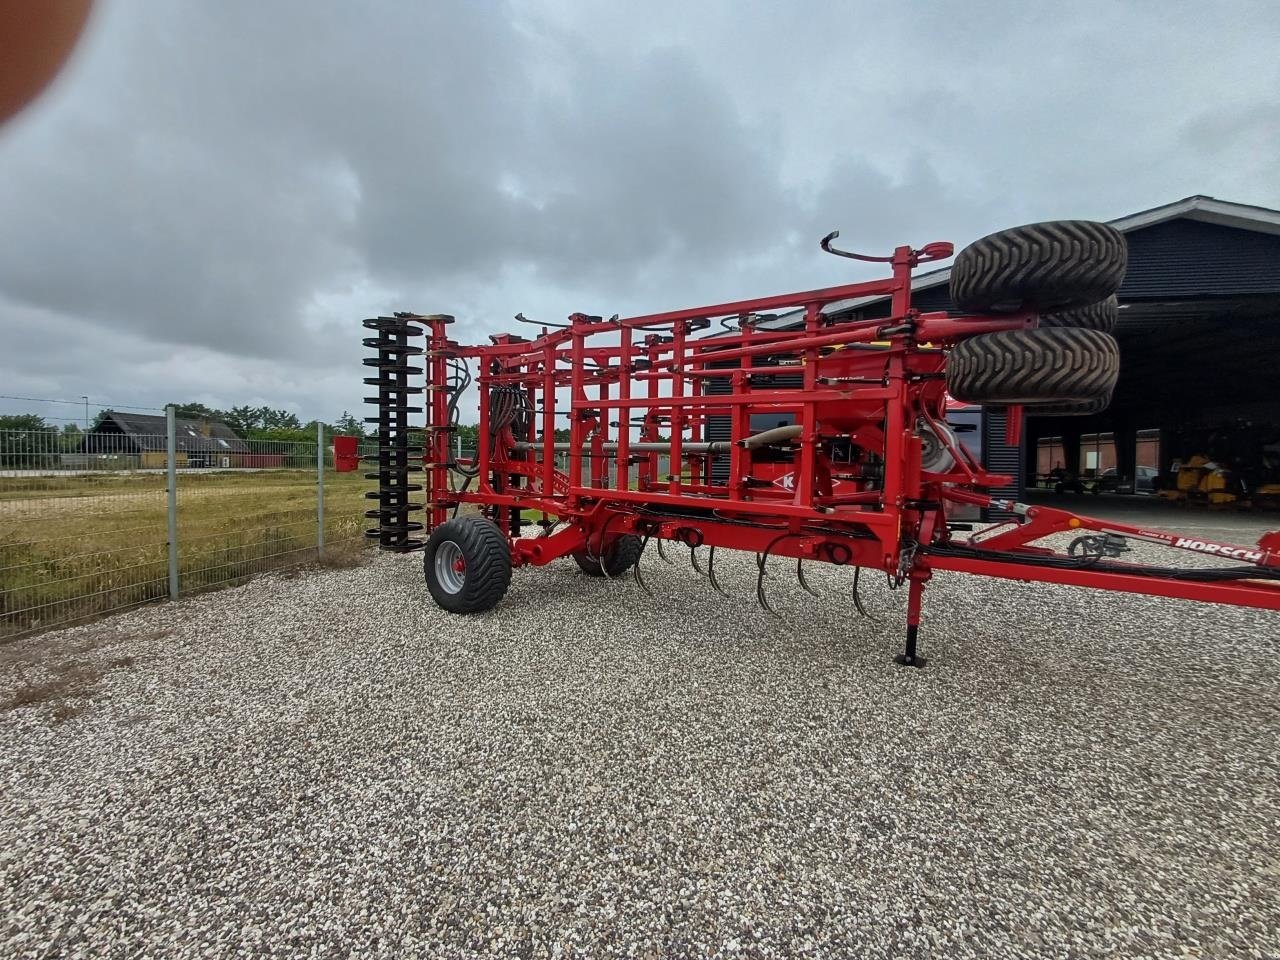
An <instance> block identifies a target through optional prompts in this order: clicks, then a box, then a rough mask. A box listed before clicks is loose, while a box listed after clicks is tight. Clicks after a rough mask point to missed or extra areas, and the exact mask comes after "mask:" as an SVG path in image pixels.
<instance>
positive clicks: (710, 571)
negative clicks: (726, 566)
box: [707, 544, 729, 597]
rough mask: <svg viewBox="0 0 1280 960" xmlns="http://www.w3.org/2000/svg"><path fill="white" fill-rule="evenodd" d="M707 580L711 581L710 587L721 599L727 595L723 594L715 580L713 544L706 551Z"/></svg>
mask: <svg viewBox="0 0 1280 960" xmlns="http://www.w3.org/2000/svg"><path fill="white" fill-rule="evenodd" d="M707 579H708V580H710V581H711V587H712V589H714V590H715V592H716V593H718V594H720V596H722V597H727V596H728V595H729V594H727V593H725V592H724V588H723V587H721V586H720V581H719V580H717V579H716V548H715V545H714V544H713V545H712V546H711V548H710V549H709V550H708V551H707Z"/></svg>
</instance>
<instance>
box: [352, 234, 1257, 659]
mask: <svg viewBox="0 0 1280 960" xmlns="http://www.w3.org/2000/svg"><path fill="white" fill-rule="evenodd" d="M837 235H838V234H832V235H831V236H829V237H827V238H825V239H824V240H823V243H822V246H823V249H824V250H827V251H828V252H830V253H834V254H837V255H840V256H848V257H853V258H855V259H861V260H875V261H880V262H885V263H888V264H890V265H891V268H892V276H890V277H888V278H887V279H883V280H874V281H871V282H866V283H854V284H848V285H844V286H839V287H831V288H828V289H822V290H808V291H804V292H801V293H790V294H783V295H780V296H771V297H761V298H758V299H752V300H740V301H735V302H731V303H719V304H713V305H711V306H703V307H695V308H692V309H687V310H674V311H671V312H668V313H655V314H649V315H645V316H637V317H629V318H625V319H620V318H618V317H616V316H615V317H612V318H609V319H603V318H602V317H598V316H587V315H585V314H581V313H575V314H573V315H572V316H570V317H569V322H568V323H567V324H564V325H554V326H553V325H550V324H548V325H545V326H542V327H541V330H540V332H539V334H538V335H537V336H536V337H531V338H525V337H523V336H519V335H516V334H503V335H498V336H492V337H490V340H491V341H492V342H491V343H490V344H489V345H485V346H465V345H462V344H459V343H457V342H456V341H454V340H453V339H451V338H450V337H449V325H450V324H451V323H452V318H451V317H449V316H446V315H439V314H437V315H429V316H421V315H414V314H398V315H396V316H394V317H380V318H377V319H373V320H367V321H365V326H366V327H368V328H369V329H371V330H375V331H376V335H375V336H373V337H369V338H368V339H366V340H365V343H366V345H367V346H370V347H374V348H376V349H377V351H378V354H377V356H376V357H371V358H369V359H368V360H366V361H365V362H366V364H367V365H368V366H372V367H376V368H378V369H377V375H376V376H373V377H369V378H367V379H366V383H369V384H371V385H374V386H377V387H378V396H377V397H371V398H368V399H369V401H370V402H373V403H376V404H378V416H376V417H371V418H369V420H370V421H371V422H373V423H376V424H378V430H379V432H378V440H379V452H378V454H377V455H376V457H373V458H367V459H376V460H377V462H378V470H377V471H376V472H373V473H369V474H367V476H368V477H369V478H371V479H377V480H378V490H377V491H376V492H371V493H370V494H369V495H368V496H369V497H370V498H372V499H376V500H378V507H377V509H374V510H370V511H369V512H368V514H367V515H368V516H370V517H371V518H374V519H375V520H377V526H376V527H375V528H374V529H371V530H370V531H369V532H368V533H369V536H370V537H374V538H377V539H378V540H379V541H380V543H381V545H382V547H383V548H384V549H388V550H394V551H409V550H416V549H425V558H424V561H425V563H424V569H425V574H426V580H427V583H428V586H429V588H430V591H431V593H432V595H433V597H434V599H435V600H436V602H437V603H439V604H440V605H441V606H442V607H444V608H445V609H448V610H452V611H454V612H458V613H468V612H473V611H477V610H483V609H486V608H488V607H491V606H493V605H494V604H495V603H497V602H498V601H499V600H500V599H501V598H502V596H503V594H504V593H505V591H506V589H507V585H508V583H509V582H510V578H511V568H512V567H514V566H525V565H533V566H542V565H544V564H547V563H550V562H551V561H553V560H557V559H560V558H562V557H569V556H572V557H573V558H575V559H576V560H577V561H578V564H579V566H581V567H582V569H583V571H584V572H586V573H588V574H595V575H606V576H617V575H620V574H622V573H623V572H625V571H626V570H628V569H629V568H633V575H634V576H635V578H636V579H637V580H638V581H639V582H640V583H641V584H642V585H643V584H644V581H643V575H642V572H641V568H640V566H639V563H638V560H639V557H640V555H641V554H642V553H643V551H644V549H645V547H646V545H647V543H648V541H650V540H654V541H656V546H657V548H658V550H659V552H660V553H663V541H677V542H678V543H680V544H682V545H684V546H685V547H688V548H689V549H690V551H691V558H692V559H693V562H694V565H695V567H698V569H699V570H702V569H703V568H702V567H701V566H700V565H699V564H698V559H697V550H698V548H700V547H703V546H705V547H707V548H709V555H708V556H707V557H706V562H707V563H708V568H707V571H706V572H707V573H708V574H709V576H710V578H711V582H712V585H713V586H715V587H716V588H717V589H719V584H718V582H717V581H716V579H715V568H714V563H715V551H716V550H717V549H723V548H732V549H737V550H748V551H752V552H754V553H755V554H756V555H757V561H758V564H759V571H760V579H759V580H758V582H757V595H758V598H759V599H760V602H761V604H762V605H763V606H765V607H766V608H768V600H767V598H766V597H765V593H764V571H765V568H766V564H767V563H768V561H769V558H771V557H778V556H782V557H789V558H792V559H794V560H795V561H796V567H797V574H798V576H799V579H800V583H801V585H802V586H804V587H805V588H806V589H808V585H807V583H806V582H805V580H804V572H803V563H804V561H816V562H826V563H832V564H836V565H840V566H847V567H851V568H853V571H854V602H855V605H856V607H857V608H858V610H859V612H862V604H861V601H860V600H859V599H858V594H857V576H858V573H859V572H861V571H864V570H876V571H879V572H881V573H883V574H885V575H886V576H887V578H888V581H889V583H890V585H891V586H893V587H902V586H905V587H906V588H907V591H908V603H907V631H906V645H905V650H904V652H903V654H902V655H901V656H899V657H898V658H897V660H898V662H899V663H902V664H906V665H911V666H922V665H923V664H924V658H923V657H921V656H920V655H919V654H918V652H917V630H918V627H919V623H920V610H921V597H922V594H923V591H924V587H925V584H926V583H928V581H929V579H930V578H931V577H932V576H933V573H934V571H936V570H952V571H959V572H963V573H971V574H984V575H987V576H993V577H1005V578H1010V579H1016V580H1026V581H1031V580H1037V581H1045V582H1048V583H1062V584H1070V585H1073V586H1079V587H1095V588H1100V589H1105V590H1123V591H1129V592H1133V593H1146V594H1152V595H1156V596H1164V597H1179V598H1183V599H1189V600H1203V601H1212V602H1218V603H1231V604H1238V605H1242V606H1255V607H1265V608H1269V609H1273V610H1274V609H1280V531H1277V532H1272V533H1268V534H1266V535H1265V536H1263V537H1262V538H1261V540H1260V542H1259V543H1258V545H1257V546H1255V547H1243V546H1234V545H1230V544H1222V543H1215V542H1211V541H1206V540H1203V539H1200V538H1198V537H1184V536H1180V535H1177V534H1171V533H1163V532H1159V531H1155V530H1148V529H1144V528H1140V527H1134V526H1129V525H1126V524H1119V523H1112V522H1109V521H1104V520H1096V519H1093V518H1090V517H1083V516H1078V515H1076V514H1074V513H1072V512H1070V511H1067V510H1060V509H1052V508H1049V507H1043V506H1031V505H1027V504H1023V503H1018V502H1014V501H1009V500H1004V499H993V498H992V497H991V496H989V495H988V494H987V493H986V492H984V491H985V490H986V489H987V488H991V487H996V488H999V487H1003V486H1006V485H1008V484H1009V483H1011V482H1012V481H1011V478H1009V477H1006V476H1000V475H996V474H992V473H988V472H987V471H986V470H985V469H984V467H983V466H982V465H981V464H980V463H979V462H978V461H977V460H976V459H975V458H974V456H973V455H972V454H971V453H970V452H969V451H968V450H967V449H966V448H965V446H964V444H963V443H961V442H960V441H959V440H958V439H957V437H956V436H955V433H954V432H953V431H952V430H951V429H950V428H949V427H948V426H947V421H946V405H947V397H948V393H950V394H951V395H952V396H954V397H955V398H956V399H957V400H961V401H965V402H970V403H986V404H999V405H1002V406H1006V407H1007V408H1008V414H1009V417H1008V420H1009V435H1010V436H1009V440H1010V442H1013V443H1016V442H1017V437H1018V434H1019V432H1020V427H1021V417H1022V414H1023V412H1024V410H1026V409H1033V408H1035V409H1038V410H1039V411H1040V412H1042V413H1045V414H1049V413H1052V414H1054V415H1064V414H1071V413H1092V412H1096V411H1098V410H1100V409H1102V408H1104V407H1105V406H1106V404H1107V402H1108V401H1109V399H1110V394H1111V390H1112V388H1113V387H1114V384H1115V378H1116V374H1117V371H1118V352H1117V350H1116V347H1115V341H1114V340H1113V339H1112V338H1111V336H1110V332H1109V331H1110V329H1111V327H1113V326H1114V322H1115V297H1114V292H1115V290H1116V289H1117V288H1118V286H1119V284H1120V281H1121V280H1122V279H1123V275H1124V266H1125V256H1126V253H1125V247H1124V239H1123V237H1122V236H1121V235H1120V234H1119V233H1118V232H1116V231H1114V230H1113V229H1112V228H1110V227H1106V226H1104V225H1101V224H1093V223H1089V222H1087V221H1060V222H1056V223H1046V224H1031V225H1028V226H1025V227H1018V228H1014V229H1012V230H1007V231H1002V232H1001V233H999V234H993V235H991V236H990V237H986V238H984V239H983V240H979V241H977V242H975V243H974V244H972V245H970V247H968V248H966V249H965V250H964V251H962V252H961V254H960V255H959V256H958V257H957V258H956V261H955V264H954V266H953V268H952V274H951V295H952V300H953V302H954V303H955V304H956V305H957V307H958V310H957V311H953V312H924V313H922V312H920V311H918V310H916V309H915V308H913V307H912V303H911V272H912V270H913V269H914V268H915V267H916V266H917V265H918V264H921V263H926V262H930V261H936V260H941V259H944V258H947V257H950V256H951V254H952V247H951V245H950V244H947V243H932V244H929V245H927V246H925V247H924V248H923V249H919V250H915V249H912V248H911V247H907V246H903V247H898V248H897V249H896V250H895V251H894V252H893V255H892V256H891V257H865V256H861V255H858V254H852V253H848V252H845V251H841V250H837V249H835V248H833V247H831V245H830V241H831V240H832V239H833V238H834V237H835V236H837ZM854 298H869V299H868V300H867V301H866V302H878V303H880V304H881V305H883V303H884V301H886V300H887V302H888V306H889V309H888V312H887V316H881V317H878V318H876V319H862V320H853V321H850V322H831V321H830V320H828V318H827V317H826V315H825V314H824V311H823V308H824V307H826V306H827V305H828V304H831V303H834V302H836V301H846V300H850V299H854ZM792 308H800V309H801V310H802V313H798V314H797V315H796V316H802V317H803V320H802V322H800V321H797V322H795V323H792V324H790V325H788V327H787V329H778V326H779V325H778V324H771V323H770V322H769V320H770V319H771V318H770V317H769V316H768V313H769V312H771V311H780V310H788V309H792ZM880 312H882V313H883V312H884V311H883V308H882V309H881V310H880ZM517 319H518V320H522V321H523V320H524V318H523V317H522V316H519V315H517ZM713 321H719V322H718V324H717V326H716V327H714V328H713V327H712V326H711V325H712V322H713ZM525 322H529V321H525ZM424 335H425V345H420V344H423V341H422V340H417V342H416V343H414V342H413V341H414V340H415V339H416V338H420V337H423V336H424ZM471 361H475V367H476V374H475V384H476V386H477V388H478V394H479V427H478V430H477V442H476V446H477V449H476V451H475V455H474V456H473V457H471V456H469V457H467V458H465V459H464V458H461V457H460V456H458V455H457V453H456V451H457V450H458V449H459V445H457V444H456V443H455V433H456V431H457V423H458V419H459V418H458V404H459V402H460V399H461V398H462V397H463V396H464V392H465V391H466V390H467V389H468V387H469V386H470V384H471V382H472V375H471V372H470V371H471ZM419 362H421V363H422V364H423V366H412V365H411V364H417V363H419ZM424 370H425V373H426V383H425V385H424V386H417V385H414V384H411V383H410V378H411V377H412V376H414V375H416V374H420V373H422V372H424ZM781 379H785V381H786V382H785V383H780V382H779V381H780V380H781ZM415 395H419V396H415ZM467 396H468V397H469V396H470V394H467ZM419 402H420V405H418V404H419ZM417 412H424V413H425V414H426V416H425V421H426V422H425V427H409V426H408V416H409V414H411V413H417ZM563 425H567V427H568V439H567V440H565V439H564V433H563V430H562V432H561V439H560V440H559V441H557V438H556V431H557V429H558V428H561V427H562V426H563ZM419 438H421V439H419ZM418 473H420V474H421V479H422V480H424V481H425V482H419V479H420V478H419V477H418V476H415V474H418ZM451 480H452V482H451ZM424 487H425V504H417V503H413V502H411V500H410V498H411V496H412V494H413V493H414V492H415V491H419V490H422V489H423V488H424ZM460 504H473V505H475V506H477V507H479V511H480V515H475V514H474V512H472V511H468V512H466V513H462V514H460V513H459V510H458V508H459V505H460ZM956 504H965V505H976V506H978V507H984V508H995V509H996V510H999V511H1003V512H1005V513H1007V514H1008V515H1010V516H1012V517H1013V520H1012V521H1011V522H1009V523H1008V524H1005V525H1003V526H999V527H995V528H991V529H987V530H980V531H979V532H977V533H976V534H975V533H972V532H970V531H971V530H972V527H971V526H969V525H966V524H961V523H955V522H949V520H948V511H949V510H951V509H952V507H953V505H956ZM424 506H425V512H424V514H423V516H424V517H425V522H423V521H422V520H419V519H416V518H415V513H416V511H419V510H422V509H423V507H424ZM526 511H532V512H535V513H537V514H540V515H541V517H542V520H541V522H540V523H539V524H537V526H539V527H540V528H541V529H540V530H538V532H537V535H535V536H522V529H521V527H522V519H521V518H522V514H523V513H524V512H526ZM420 531H425V532H428V533H429V537H427V538H425V539H424V538H423V537H422V534H421V533H420ZM1060 533H1074V534H1076V537H1075V539H1074V540H1073V541H1072V542H1071V544H1070V548H1069V550H1068V551H1066V552H1064V551H1061V550H1058V549H1054V548H1053V547H1050V546H1046V545H1036V544H1034V542H1035V541H1037V540H1040V539H1041V538H1044V537H1046V536H1048V535H1051V534H1060ZM962 534H964V535H962ZM1126 538H1132V539H1136V540H1141V541H1146V542H1149V543H1153V544H1161V545H1164V546H1167V547H1170V548H1174V549H1180V550H1190V551H1194V552H1196V553H1199V554H1201V555H1209V556H1212V557H1216V558H1219V559H1220V560H1221V561H1222V562H1220V563H1211V564H1208V565H1206V564H1204V563H1201V564H1198V565H1195V566H1169V567H1152V566H1144V565H1139V564H1134V563H1126V562H1122V561H1121V560H1120V559H1119V557H1120V556H1121V554H1122V553H1123V552H1125V550H1126ZM663 555H664V557H665V553H664V554H663ZM646 589H647V587H646Z"/></svg>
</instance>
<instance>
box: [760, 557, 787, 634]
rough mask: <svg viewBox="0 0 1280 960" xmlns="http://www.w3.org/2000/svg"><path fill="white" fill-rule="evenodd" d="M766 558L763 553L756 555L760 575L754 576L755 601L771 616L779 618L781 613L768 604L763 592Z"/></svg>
mask: <svg viewBox="0 0 1280 960" xmlns="http://www.w3.org/2000/svg"><path fill="white" fill-rule="evenodd" d="M767 560H768V556H767V555H765V554H758V555H757V560H756V562H757V563H758V564H759V566H760V576H758V577H756V602H757V603H758V604H760V606H761V607H762V608H763V609H764V610H765V611H766V612H767V613H769V614H770V615H771V616H774V617H777V618H778V619H779V620H781V619H782V614H780V613H778V611H777V610H775V609H773V607H771V606H769V598H768V597H767V596H765V592H764V578H765V576H766V572H765V562H766V561H767Z"/></svg>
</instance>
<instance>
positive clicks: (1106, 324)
mask: <svg viewBox="0 0 1280 960" xmlns="http://www.w3.org/2000/svg"><path fill="white" fill-rule="evenodd" d="M1119 315H1120V304H1119V302H1118V301H1117V300H1116V297H1115V294H1112V295H1111V296H1109V297H1107V299H1105V300H1099V301H1098V302H1097V303H1091V304H1089V305H1088V306H1087V307H1076V308H1075V309H1074V310H1062V311H1058V312H1056V313H1046V314H1042V315H1041V317H1040V326H1041V327H1042V328H1043V327H1079V328H1080V329H1081V330H1097V331H1099V332H1101V333H1113V332H1114V331H1115V329H1116V318H1117V317H1119Z"/></svg>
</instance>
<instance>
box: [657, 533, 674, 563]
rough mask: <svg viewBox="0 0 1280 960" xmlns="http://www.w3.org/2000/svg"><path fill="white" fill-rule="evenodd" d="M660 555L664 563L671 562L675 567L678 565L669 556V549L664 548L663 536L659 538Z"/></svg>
mask: <svg viewBox="0 0 1280 960" xmlns="http://www.w3.org/2000/svg"><path fill="white" fill-rule="evenodd" d="M658 556H659V557H661V558H662V562H663V563H667V564H670V565H671V566H673V567H674V566H675V565H676V562H675V561H674V560H672V559H671V558H670V557H668V556H667V551H666V550H664V549H663V548H662V538H661V537H659V538H658Z"/></svg>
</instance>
